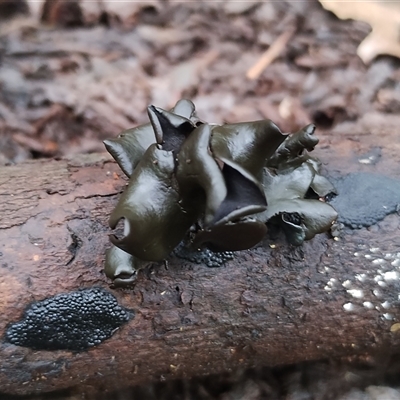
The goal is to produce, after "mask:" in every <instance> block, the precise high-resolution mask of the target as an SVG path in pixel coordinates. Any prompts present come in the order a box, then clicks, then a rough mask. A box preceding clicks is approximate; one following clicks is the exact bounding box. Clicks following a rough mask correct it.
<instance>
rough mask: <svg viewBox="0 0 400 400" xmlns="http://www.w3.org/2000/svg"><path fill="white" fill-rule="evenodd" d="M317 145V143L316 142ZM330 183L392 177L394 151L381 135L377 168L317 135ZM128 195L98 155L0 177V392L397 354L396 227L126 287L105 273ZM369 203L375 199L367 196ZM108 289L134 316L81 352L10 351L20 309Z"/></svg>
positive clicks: (281, 244) (270, 247)
mask: <svg viewBox="0 0 400 400" xmlns="http://www.w3.org/2000/svg"><path fill="white" fill-rule="evenodd" d="M319 136H320V137H321V135H319ZM321 139H322V140H321V144H320V146H319V147H320V149H319V150H317V151H316V152H315V155H317V156H318V157H319V158H320V159H321V160H322V161H323V162H324V164H325V170H326V171H327V172H329V173H330V174H339V173H341V174H344V173H348V172H352V171H353V172H354V171H369V172H374V173H380V174H384V175H387V176H392V177H396V175H397V176H399V173H400V163H399V155H398V154H399V153H398V152H397V151H396V149H395V148H394V147H393V146H391V144H390V140H389V139H390V138H389V137H385V136H383V137H381V138H380V140H381V141H380V146H382V157H381V159H380V161H379V162H378V163H377V164H376V165H372V164H365V163H360V162H358V160H359V159H360V157H362V155H363V154H366V153H367V152H368V151H369V150H370V149H371V148H372V147H374V146H376V144H375V140H374V137H373V136H368V135H360V136H359V137H356V136H354V135H343V136H342V137H340V138H339V137H336V138H335V137H330V136H324V135H322V137H321ZM125 185H126V180H125V178H123V177H122V173H121V172H120V169H119V168H118V166H117V165H116V164H115V163H114V162H112V161H111V159H110V158H109V157H108V156H106V155H104V154H93V155H88V156H79V157H76V158H74V159H71V160H59V161H56V160H43V161H36V162H29V163H26V164H21V165H16V166H7V167H3V168H2V169H1V170H0V198H1V207H0V267H1V268H0V311H1V319H0V335H1V337H2V341H1V342H0V359H1V360H2V361H1V365H0V388H1V389H0V390H1V392H4V393H10V394H29V393H38V392H48V391H53V390H60V389H65V388H73V387H74V388H77V389H79V390H80V391H84V392H90V391H92V392H96V391H107V390H113V389H116V388H119V387H123V386H130V385H135V384H140V383H144V382H148V381H156V380H164V379H172V378H180V377H186V378H188V377H191V376H196V375H203V374H210V373H219V372H222V371H231V370H232V369H235V368H239V367H246V366H254V365H261V364H262V365H270V366H273V365H283V364H290V363H296V362H300V361H305V360H312V359H323V358H332V357H348V356H353V355H359V356H365V355H368V356H369V357H371V356H372V357H374V356H379V355H381V354H382V351H383V350H384V351H388V349H389V351H390V352H396V351H397V350H400V347H399V345H400V330H397V329H396V328H397V327H398V326H399V325H396V323H397V321H398V320H399V319H400V310H399V307H398V304H399V300H398V296H399V293H400V280H399V279H398V276H400V275H399V274H400V270H399V268H400V241H399V239H398V238H399V233H400V232H399V226H400V218H399V216H398V215H397V214H394V215H390V216H388V217H386V219H385V220H384V221H382V222H381V223H379V224H376V225H374V226H372V227H370V228H368V229H365V228H364V229H360V230H355V231H350V230H344V231H343V232H342V234H341V237H340V240H338V241H336V240H334V239H333V238H332V237H331V236H330V235H328V234H324V235H318V236H317V237H315V238H314V239H313V240H311V241H309V242H306V243H305V244H304V245H303V246H301V247H293V246H290V245H288V244H286V243H285V241H284V240H283V239H281V238H277V239H275V240H272V239H271V238H268V237H267V238H266V239H265V240H264V242H263V243H262V244H261V245H259V246H258V247H256V248H255V249H252V250H247V251H242V252H238V253H237V254H236V256H235V258H234V259H233V260H231V261H227V262H226V264H225V265H224V266H223V267H220V268H207V267H206V266H204V265H198V264H191V263H189V262H187V261H185V260H182V259H178V258H171V259H170V260H169V262H168V269H167V268H166V266H165V265H164V264H163V263H160V264H154V265H153V266H152V267H150V268H148V269H146V270H143V271H141V272H140V273H139V276H138V280H137V283H136V285H135V287H134V288H133V289H112V288H110V287H109V281H108V280H107V278H106V277H105V275H104V272H103V267H104V257H105V250H106V248H108V246H109V241H108V234H109V233H110V230H109V228H108V217H109V215H110V213H111V210H112V209H113V207H114V206H115V204H116V202H117V200H118V198H119V196H120V193H121V192H122V190H123V188H124V186H125ZM371 195H372V196H373V193H371ZM91 287H102V288H104V289H105V290H108V291H110V292H111V293H113V294H114V295H115V297H116V298H117V300H118V302H119V304H120V305H121V306H124V307H126V308H128V309H132V310H135V317H134V318H133V319H132V320H130V321H129V322H128V323H127V324H125V325H123V326H122V327H121V328H120V329H119V330H118V331H117V332H115V333H114V335H113V336H112V337H111V338H110V339H108V340H106V341H104V342H103V343H102V344H100V345H99V346H97V347H93V348H91V349H89V350H88V351H81V352H75V353H74V352H70V351H64V350H63V351H61V350H60V351H37V350H31V349H29V348H25V347H19V346H15V345H12V344H10V343H8V342H7V341H6V340H5V332H6V329H7V326H8V325H9V324H10V323H13V322H15V321H18V320H20V319H21V318H22V316H23V313H24V310H25V308H26V307H27V306H28V305H29V304H31V303H33V302H37V301H40V300H43V299H45V298H47V297H50V296H54V295H56V294H59V293H68V292H71V291H75V290H77V289H79V288H91Z"/></svg>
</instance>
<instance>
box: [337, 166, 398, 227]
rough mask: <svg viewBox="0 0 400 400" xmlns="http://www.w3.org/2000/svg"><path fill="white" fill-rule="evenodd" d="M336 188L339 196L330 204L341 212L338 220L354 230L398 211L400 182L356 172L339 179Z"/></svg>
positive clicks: (381, 176)
mask: <svg viewBox="0 0 400 400" xmlns="http://www.w3.org/2000/svg"><path fill="white" fill-rule="evenodd" d="M335 186H336V187H337V189H338V193H339V195H338V196H336V197H334V198H333V199H332V200H330V204H331V205H332V206H333V207H335V209H337V211H338V212H339V218H338V221H339V222H341V223H343V224H344V225H346V226H348V227H350V228H352V229H357V228H362V227H368V226H371V225H374V224H376V223H377V222H379V221H381V220H382V219H384V218H385V217H386V216H387V215H389V214H392V213H394V212H396V211H398V210H399V204H400V181H399V180H397V179H393V178H389V177H387V176H383V175H377V174H370V173H365V172H357V173H352V174H348V175H346V176H343V177H340V178H338V179H336V180H335ZM372 193H373V195H371V194H372Z"/></svg>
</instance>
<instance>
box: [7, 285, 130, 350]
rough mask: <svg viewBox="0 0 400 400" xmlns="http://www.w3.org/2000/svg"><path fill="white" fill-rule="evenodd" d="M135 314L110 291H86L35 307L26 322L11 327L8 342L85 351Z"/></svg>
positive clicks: (19, 344) (21, 321)
mask: <svg viewBox="0 0 400 400" xmlns="http://www.w3.org/2000/svg"><path fill="white" fill-rule="evenodd" d="M131 317H133V313H132V312H130V311H128V310H126V309H124V308H123V307H121V306H120V305H119V304H118V302H117V299H116V298H115V297H114V296H113V295H112V294H111V293H109V292H107V291H105V290H103V289H100V288H92V289H83V290H78V291H75V292H69V293H65V294H58V295H56V296H53V297H49V298H47V299H45V300H42V301H38V302H36V303H34V304H31V305H30V306H29V307H28V308H27V309H26V310H25V313H24V315H23V319H22V320H20V321H18V322H16V323H13V324H11V325H10V326H9V327H8V329H7V331H6V336H5V337H6V340H7V341H8V342H10V343H12V344H15V345H18V346H24V347H30V348H32V349H36V350H72V351H82V350H86V349H88V348H89V347H92V346H97V345H99V344H100V343H101V342H103V341H104V340H106V339H108V338H110V337H111V336H112V335H113V333H114V332H115V330H116V329H117V328H119V327H120V326H121V325H122V324H124V323H125V322H127V321H128V320H129V319H130V318H131Z"/></svg>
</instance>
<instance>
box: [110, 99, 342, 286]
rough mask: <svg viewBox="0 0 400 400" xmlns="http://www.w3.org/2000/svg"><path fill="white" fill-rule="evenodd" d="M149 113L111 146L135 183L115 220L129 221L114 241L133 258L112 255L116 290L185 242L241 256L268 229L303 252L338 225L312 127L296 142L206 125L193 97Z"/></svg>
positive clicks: (273, 131) (257, 128)
mask: <svg viewBox="0 0 400 400" xmlns="http://www.w3.org/2000/svg"><path fill="white" fill-rule="evenodd" d="M148 114H149V118H150V124H147V125H142V126H140V127H137V128H134V129H131V130H128V131H125V132H123V133H122V134H121V135H120V136H119V137H118V138H116V139H111V140H107V141H105V145H106V148H107V150H108V151H109V152H110V153H111V155H112V156H113V157H114V158H115V159H116V161H117V162H118V164H119V165H120V166H121V168H122V170H123V171H124V172H125V173H126V175H128V176H129V177H130V180H129V185H128V187H127V188H126V190H125V192H124V193H123V194H122V196H121V198H120V200H119V202H118V204H117V206H116V208H115V209H114V211H113V212H112V214H111V217H110V227H111V228H112V229H115V228H116V226H117V224H118V222H119V221H120V220H123V221H124V224H125V230H124V234H123V236H122V237H120V238H117V237H116V236H115V235H111V236H110V240H111V242H112V243H113V244H114V245H115V246H117V247H118V248H119V249H120V250H122V251H124V252H126V253H129V254H130V256H123V255H121V254H120V253H119V252H118V251H117V250H115V249H111V250H110V251H109V252H108V255H107V260H106V269H105V270H106V273H107V276H109V277H111V278H112V279H114V283H115V284H117V285H118V284H120V285H123V284H129V283H131V282H133V281H134V277H135V271H136V270H137V269H139V268H141V267H143V265H145V264H144V263H143V261H148V262H151V261H161V260H163V259H165V258H166V257H167V256H168V255H169V254H170V253H171V252H172V251H173V250H174V249H176V247H177V246H178V245H179V244H180V243H181V242H182V241H186V243H187V245H188V246H189V247H190V246H192V247H193V248H194V249H196V250H197V249H199V248H205V249H207V251H210V250H212V251H214V252H223V251H237V250H244V249H248V248H251V247H253V246H255V245H256V244H257V243H259V242H260V241H261V240H262V239H263V237H264V236H265V233H266V231H267V227H266V223H267V222H268V223H274V224H277V225H279V226H280V227H281V228H282V230H283V231H284V232H285V234H286V237H287V239H288V241H289V242H290V243H291V244H294V245H301V244H302V243H303V241H304V240H309V239H311V238H312V237H314V236H315V235H316V234H317V233H321V232H324V231H327V230H329V228H330V227H331V225H332V223H333V222H334V221H335V220H336V217H337V214H336V211H335V210H334V209H333V207H332V206H330V205H329V204H327V203H325V202H324V201H320V200H324V199H325V196H327V195H328V194H329V193H334V192H335V189H334V188H333V186H332V185H331V184H330V182H329V181H328V180H327V179H326V178H324V177H323V176H321V175H320V174H319V163H318V161H317V160H315V159H313V158H311V157H310V156H309V154H308V152H309V151H311V150H313V149H314V147H315V145H316V144H317V143H318V139H317V138H316V137H315V136H314V130H315V127H314V126H313V125H308V126H306V127H305V128H303V129H302V130H300V131H299V132H297V133H295V134H292V135H290V134H283V133H282V132H281V131H280V130H279V128H278V127H277V126H276V125H275V124H274V123H273V122H272V121H269V120H262V121H254V122H243V123H238V124H226V125H209V124H207V123H204V122H203V121H200V120H199V119H198V117H197V116H196V114H195V109H194V105H193V103H192V102H190V101H189V100H180V101H179V102H178V103H177V104H176V105H175V107H174V108H173V109H172V110H170V111H166V110H163V109H161V108H157V107H154V106H150V107H149V108H148ZM180 246H182V245H180ZM180 253H182V251H180ZM121 265H122V266H121Z"/></svg>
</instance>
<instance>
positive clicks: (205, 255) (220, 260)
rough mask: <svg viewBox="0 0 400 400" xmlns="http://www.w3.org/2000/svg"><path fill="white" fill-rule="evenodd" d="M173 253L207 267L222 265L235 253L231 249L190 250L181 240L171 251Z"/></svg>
mask: <svg viewBox="0 0 400 400" xmlns="http://www.w3.org/2000/svg"><path fill="white" fill-rule="evenodd" d="M173 254H174V255H175V256H176V257H178V258H182V259H184V260H187V261H190V262H193V263H195V264H203V265H205V266H207V267H209V268H217V267H222V266H223V265H224V264H225V262H227V261H229V260H233V258H234V256H235V253H234V252H233V251H222V252H213V251H211V250H209V249H203V250H192V249H190V248H188V247H187V246H186V244H185V243H184V242H181V243H180V244H179V245H178V246H177V247H176V248H175V250H174V251H173Z"/></svg>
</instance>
